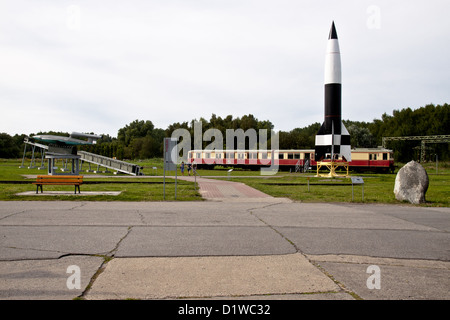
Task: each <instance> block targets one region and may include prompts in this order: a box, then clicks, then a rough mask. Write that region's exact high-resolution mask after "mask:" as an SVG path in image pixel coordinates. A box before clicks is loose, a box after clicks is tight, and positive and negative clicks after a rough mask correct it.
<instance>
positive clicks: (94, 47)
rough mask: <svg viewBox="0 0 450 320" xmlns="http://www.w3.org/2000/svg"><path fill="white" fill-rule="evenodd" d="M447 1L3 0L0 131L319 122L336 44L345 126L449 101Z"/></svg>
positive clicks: (294, 125) (292, 125) (104, 130)
mask: <svg viewBox="0 0 450 320" xmlns="http://www.w3.org/2000/svg"><path fill="white" fill-rule="evenodd" d="M449 12H450V1H448V0H427V1H425V0H423V1H411V0H410V1H404V0H396V1H377V0H371V1H365V0H353V1H351V0H342V1H336V0H323V1H313V0H308V1H300V0H178V1H177V0H146V1H145V0H142V1H139V0H129V1H111V0H109V1H106V0H103V1H95V0H89V1H88V0H79V1H76V0H72V1H69V0H67V1H62V0H60V1H56V0H53V1H45V0H40V1H35V0H34V1H23V0H15V1H5V0H4V1H2V2H0V57H1V59H0V110H1V115H0V132H7V133H9V134H16V133H19V134H20V133H25V134H30V133H37V132H38V131H49V130H54V131H65V132H71V131H78V132H95V133H97V134H101V133H106V134H110V135H111V136H117V131H118V130H119V129H120V128H122V127H124V126H125V125H127V124H129V123H130V122H132V121H134V120H136V119H139V120H151V121H152V122H153V124H154V125H155V127H157V128H162V129H166V128H167V126H168V125H169V124H172V123H174V122H184V121H191V120H192V119H199V118H200V117H203V118H205V119H207V120H209V119H210V117H211V114H212V113H214V114H216V115H217V116H221V117H226V116H227V115H230V114H231V115H233V117H242V116H243V115H246V114H253V115H254V116H255V117H256V118H258V119H259V120H270V121H271V122H272V123H273V124H274V125H275V129H276V130H283V131H290V130H292V129H294V128H298V127H304V126H307V125H310V124H312V123H314V122H322V121H323V75H324V62H325V50H326V45H327V39H328V32H329V29H330V26H331V22H332V20H334V21H335V24H336V29H337V33H338V37H339V42H340V49H341V60H342V82H343V84H342V85H343V101H342V117H343V119H349V120H355V121H372V120H373V119H374V118H381V115H382V114H383V113H385V112H386V113H388V114H392V111H393V110H394V109H402V108H406V107H411V108H413V109H415V108H418V107H421V106H424V105H426V104H428V103H434V104H443V103H448V102H450V76H449V70H450V68H449V62H448V61H449V57H450V19H449V18H448V15H449Z"/></svg>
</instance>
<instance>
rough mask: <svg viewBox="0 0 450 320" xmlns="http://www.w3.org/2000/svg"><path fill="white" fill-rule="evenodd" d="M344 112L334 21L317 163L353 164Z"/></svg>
mask: <svg viewBox="0 0 450 320" xmlns="http://www.w3.org/2000/svg"><path fill="white" fill-rule="evenodd" d="M341 112H342V106H341V53H340V50H339V41H338V37H337V33H336V28H335V26H334V21H333V23H332V25H331V30H330V35H329V37H328V44H327V54H326V58H325V120H324V122H323V124H322V126H321V127H320V129H319V132H317V135H316V147H315V159H316V161H321V160H323V159H333V160H334V159H338V158H340V157H342V159H343V160H346V161H351V147H350V134H349V133H348V131H347V129H346V128H345V126H344V124H343V123H342V118H341Z"/></svg>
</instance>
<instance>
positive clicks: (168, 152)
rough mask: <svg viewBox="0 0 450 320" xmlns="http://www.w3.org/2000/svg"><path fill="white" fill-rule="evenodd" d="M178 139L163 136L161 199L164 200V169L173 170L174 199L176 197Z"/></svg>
mask: <svg viewBox="0 0 450 320" xmlns="http://www.w3.org/2000/svg"><path fill="white" fill-rule="evenodd" d="M177 142H178V140H177V139H176V138H164V178H163V199H164V200H166V171H174V170H175V200H176V199H177V159H178V147H177Z"/></svg>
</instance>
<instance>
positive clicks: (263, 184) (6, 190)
mask: <svg viewBox="0 0 450 320" xmlns="http://www.w3.org/2000/svg"><path fill="white" fill-rule="evenodd" d="M134 163H136V164H139V165H141V166H143V167H144V169H143V172H144V173H145V175H146V176H145V177H132V176H126V175H122V177H115V176H114V175H113V173H112V172H110V173H100V174H94V173H87V172H82V175H84V176H85V179H84V180H85V181H86V182H87V183H85V184H83V185H82V186H81V195H77V196H50V195H49V196H17V195H16V193H19V192H24V191H33V190H36V188H35V186H34V185H32V184H31V182H32V181H34V179H27V178H26V177H25V175H39V174H44V175H45V174H46V173H47V172H46V171H45V170H44V171H43V170H38V169H27V168H23V169H20V168H19V166H20V164H21V159H18V160H17V159H15V160H0V181H2V183H0V200H86V201H87V200H90V201H162V200H163V184H162V181H163V179H162V178H161V176H162V175H163V169H162V165H163V162H162V159H150V160H145V161H134ZM28 164H29V162H26V163H25V165H28ZM401 166H402V165H401V164H400V165H399V167H401ZM153 167H156V168H157V169H156V170H154V169H153ZM424 167H425V169H426V170H427V172H428V177H429V180H430V186H429V188H428V191H427V194H426V200H427V203H426V204H423V206H444V207H449V206H450V203H449V194H450V184H449V178H450V165H449V164H448V163H439V168H438V172H437V173H436V164H435V163H428V164H424ZM83 169H86V165H85V167H84V168H83ZM166 174H167V176H168V178H166V182H167V183H166V200H175V199H174V194H175V184H174V179H173V178H174V175H175V173H174V172H173V171H172V172H167V173H166ZM198 174H199V175H200V176H222V177H223V179H231V180H232V181H238V182H243V183H245V184H247V185H249V186H251V187H254V188H256V189H258V190H261V191H262V192H265V193H267V194H270V195H272V196H275V197H288V198H290V199H292V200H295V201H303V202H352V185H351V180H350V179H349V178H334V179H330V178H319V177H315V176H314V175H315V172H312V173H302V174H300V173H289V172H287V171H280V172H278V173H277V174H276V175H273V176H261V174H260V171H259V170H256V171H251V170H233V172H232V173H231V175H230V177H228V168H226V167H225V168H224V167H216V170H198ZM350 174H351V176H361V177H362V178H363V179H364V203H391V204H398V203H400V202H399V201H397V200H396V199H395V197H394V192H393V190H394V184H395V177H396V175H395V174H374V173H365V174H355V173H350ZM93 175H95V177H93ZM178 175H180V172H179V171H178ZM185 175H187V172H185ZM111 176H113V177H111ZM157 176H158V177H157ZM308 178H309V191H308ZM111 181H114V182H116V183H107V182H111ZM8 182H9V183H8ZM12 182H22V183H25V184H18V183H12ZM89 182H90V183H89ZM117 182H121V183H117ZM94 183H95V184H94ZM53 190H55V191H56V190H69V191H72V190H73V187H72V186H44V193H45V191H53ZM83 191H121V194H120V195H119V196H107V195H103V196H87V195H85V196H83ZM177 200H181V201H193V200H202V198H201V196H200V194H199V192H198V191H197V189H196V186H195V185H194V184H193V183H191V182H187V181H181V180H178V183H177ZM353 202H358V203H362V202H363V201H362V187H361V186H360V185H355V186H354V200H353Z"/></svg>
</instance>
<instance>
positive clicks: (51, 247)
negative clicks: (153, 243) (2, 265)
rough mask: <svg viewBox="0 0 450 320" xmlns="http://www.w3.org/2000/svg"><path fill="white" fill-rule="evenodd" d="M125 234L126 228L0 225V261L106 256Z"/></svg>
mask: <svg viewBox="0 0 450 320" xmlns="http://www.w3.org/2000/svg"><path fill="white" fill-rule="evenodd" d="M127 232H128V228H126V227H89V226H1V236H0V260H23V259H51V258H59V257H61V256H63V255H66V254H107V253H109V252H111V251H112V250H114V249H115V247H116V246H117V243H118V242H119V241H120V240H121V238H122V237H124V236H125V235H126V234H127Z"/></svg>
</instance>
